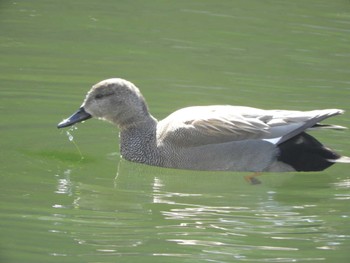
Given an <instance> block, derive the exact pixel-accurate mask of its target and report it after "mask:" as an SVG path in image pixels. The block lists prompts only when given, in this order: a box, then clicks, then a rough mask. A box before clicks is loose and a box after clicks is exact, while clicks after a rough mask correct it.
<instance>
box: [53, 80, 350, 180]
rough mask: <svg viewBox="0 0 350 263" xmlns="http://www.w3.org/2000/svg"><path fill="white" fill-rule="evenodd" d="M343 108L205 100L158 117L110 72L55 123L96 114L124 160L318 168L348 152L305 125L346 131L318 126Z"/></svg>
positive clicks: (181, 165)
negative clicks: (110, 127) (114, 132)
mask: <svg viewBox="0 0 350 263" xmlns="http://www.w3.org/2000/svg"><path fill="white" fill-rule="evenodd" d="M342 113H344V111H343V110H341V109H322V110H311V111H294V110H264V109H258V108H254V107H248V106H231V105H210V106H191V107H186V108H182V109H179V110H177V111H175V112H173V113H171V114H170V115H169V116H168V117H166V118H165V119H163V120H160V121H158V120H157V119H156V118H155V117H153V116H152V115H151V114H150V112H149V109H148V106H147V103H146V101H145V98H144V97H143V95H142V94H141V92H140V90H139V89H138V88H137V87H136V86H135V85H134V84H133V83H131V82H130V81H127V80H125V79H121V78H111V79H106V80H103V81H100V82H99V83H97V84H95V85H93V86H92V88H91V90H90V91H89V92H88V93H87V95H86V97H85V100H84V101H83V103H82V105H81V107H80V108H79V109H78V111H76V112H75V113H74V114H72V115H71V116H70V117H68V118H67V119H64V120H63V121H61V122H60V123H59V124H58V125H57V127H58V128H64V127H69V126H71V125H75V124H76V123H79V122H83V121H85V120H88V119H90V118H92V117H93V118H98V119H102V120H105V121H108V122H110V123H112V124H114V125H116V126H117V127H118V128H119V137H120V140H119V141H120V154H121V157H122V158H123V159H126V160H128V161H131V162H137V163H143V164H147V165H152V166H159V167H167V168H177V169H188V170H203V171H238V172H253V174H255V175H259V174H260V173H262V172H308V171H323V170H325V169H326V168H328V167H330V166H332V165H333V164H335V163H350V158H349V157H346V156H341V155H340V154H338V153H336V152H335V151H333V150H331V149H329V148H327V147H326V146H324V145H323V144H322V143H321V142H319V141H318V140H317V139H316V138H314V137H313V136H312V135H310V134H309V133H308V131H309V130H312V129H326V128H328V129H345V128H344V127H342V126H337V125H325V124H320V122H321V121H323V120H325V119H327V118H330V117H333V116H336V115H339V114H342Z"/></svg>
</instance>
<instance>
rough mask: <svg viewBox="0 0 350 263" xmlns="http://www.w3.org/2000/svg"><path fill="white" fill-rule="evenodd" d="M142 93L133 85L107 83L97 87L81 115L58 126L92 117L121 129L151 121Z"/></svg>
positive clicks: (77, 114) (115, 80) (91, 91)
mask: <svg viewBox="0 0 350 263" xmlns="http://www.w3.org/2000/svg"><path fill="white" fill-rule="evenodd" d="M149 116H150V114H149V112H148V108H147V105H146V103H145V100H144V98H143V96H142V94H141V92H140V91H139V89H138V88H137V87H136V86H135V85H134V84H132V83H131V82H129V81H126V80H124V79H119V78H113V79H106V80H103V81H101V82H99V83H97V84H95V85H94V86H93V87H92V88H91V90H90V91H89V92H88V94H87V95H86V98H85V100H84V102H83V104H82V105H81V107H80V108H79V110H78V111H77V112H75V113H74V114H73V115H71V116H70V117H69V118H67V119H65V120H63V121H62V122H60V123H59V124H58V125H57V128H64V127H68V126H71V125H73V124H75V123H78V122H81V121H84V120H87V119H89V118H91V117H95V118H99V119H103V120H106V121H109V122H111V123H114V124H116V125H118V126H119V127H120V128H121V129H123V128H124V127H127V126H129V125H132V124H134V123H137V122H140V121H142V120H143V119H145V117H149Z"/></svg>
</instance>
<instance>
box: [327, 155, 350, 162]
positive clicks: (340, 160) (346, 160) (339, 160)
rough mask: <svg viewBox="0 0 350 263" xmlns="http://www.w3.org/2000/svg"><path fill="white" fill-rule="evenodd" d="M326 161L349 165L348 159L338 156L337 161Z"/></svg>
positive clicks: (349, 159)
mask: <svg viewBox="0 0 350 263" xmlns="http://www.w3.org/2000/svg"><path fill="white" fill-rule="evenodd" d="M328 161H329V162H333V163H350V157H347V156H340V158H338V159H329V160H328Z"/></svg>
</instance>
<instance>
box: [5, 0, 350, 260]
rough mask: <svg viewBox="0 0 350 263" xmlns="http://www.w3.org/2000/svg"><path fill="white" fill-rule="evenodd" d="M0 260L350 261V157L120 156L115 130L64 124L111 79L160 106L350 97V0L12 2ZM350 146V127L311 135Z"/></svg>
mask: <svg viewBox="0 0 350 263" xmlns="http://www.w3.org/2000/svg"><path fill="white" fill-rule="evenodd" d="M0 30H1V36H0V50H1V52H0V69H1V74H0V81H1V87H0V93H1V94H0V101H1V103H0V105H1V106H0V111H1V122H0V130H1V138H2V140H1V142H0V148H1V151H0V162H1V176H0V180H1V182H0V185H1V186H0V187H1V191H0V195H1V199H0V200H1V201H0V205H1V214H0V217H1V220H0V222H1V223H0V228H1V238H0V261H1V262H16V263H17V262H236V261H237V262H240V261H242V262H348V261H349V259H350V254H349V251H348V248H349V247H350V228H349V223H350V221H349V220H350V218H349V216H350V212H349V205H348V204H349V199H350V192H349V188H350V177H349V173H348V172H349V166H347V165H341V164H339V165H335V166H333V167H331V168H330V169H328V170H326V171H324V172H321V173H288V174H278V173H276V174H265V175H263V176H262V178H261V181H262V184H261V185H257V186H251V185H248V184H247V183H246V182H245V180H244V179H243V176H244V175H247V174H246V173H232V172H193V171H182V170H172V169H163V168H157V167H149V166H144V165H140V164H133V163H129V162H126V161H122V160H120V158H119V150H118V136H117V130H116V128H114V127H112V126H111V125H110V124H107V123H103V122H101V121H98V120H89V121H87V122H86V123H83V124H79V125H78V129H77V130H74V131H73V132H72V135H73V136H74V141H75V142H76V144H77V146H78V147H79V149H80V151H81V152H82V155H83V157H84V158H83V159H82V158H81V155H80V153H79V151H78V150H77V149H76V147H75V146H74V145H73V144H72V142H70V141H69V139H68V137H67V135H66V133H65V131H61V130H57V129H56V124H57V123H58V122H59V121H60V120H62V119H63V118H66V117H68V115H70V114H71V113H73V112H74V111H75V110H76V109H77V108H78V107H79V106H80V104H81V102H82V100H83V98H84V96H85V93H86V91H87V90H88V89H89V87H90V86H91V85H92V84H94V83H96V82H98V81H100V80H102V79H104V78H109V77H123V78H126V79H129V80H131V81H133V82H134V83H136V85H138V86H139V87H140V89H141V91H142V93H143V94H144V95H145V97H146V99H147V101H148V104H149V107H150V109H151V111H152V114H153V115H154V116H155V117H157V118H159V119H161V118H163V117H165V116H166V115H168V114H169V113H171V112H172V111H174V110H176V109H178V108H181V107H186V106H189V105H208V104H234V105H248V106H255V107H261V108H283V109H290V110H295V109H301V110H310V109H315V108H342V109H345V110H347V111H348V112H347V113H346V114H345V115H342V116H339V117H336V118H334V119H333V123H334V124H337V125H343V126H348V127H350V121H349V114H350V106H349V98H350V88H349V87H350V77H349V76H350V74H349V73H350V64H349V57H350V34H349V33H350V6H349V3H348V2H345V1H332V2H331V3H330V2H329V1H323V0H317V1H316V0H310V1H278V0H270V1H253V0H252V1H238V0H235V1H228V0H227V1H212V0H210V1H209V0H203V1H176V2H166V1H158V0H155V1H147V2H145V1H117V2H116V1H112V0H111V1H103V2H96V1H91V0H88V1H74V2H72V1H66V0H64V1H59V2H57V1H36V2H33V1H30V2H29V1H15V2H14V1H4V2H2V3H1V4H0ZM313 134H314V135H315V136H316V137H317V138H318V139H320V140H321V141H323V142H325V143H326V144H327V145H328V146H330V147H332V148H334V149H336V150H337V151H338V152H340V153H343V154H347V155H350V142H349V132H348V131H327V132H317V133H316V132H315V133H313Z"/></svg>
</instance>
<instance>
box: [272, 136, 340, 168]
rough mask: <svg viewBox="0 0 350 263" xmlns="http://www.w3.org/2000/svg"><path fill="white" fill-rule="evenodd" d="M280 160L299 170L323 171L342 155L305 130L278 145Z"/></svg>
mask: <svg viewBox="0 0 350 263" xmlns="http://www.w3.org/2000/svg"><path fill="white" fill-rule="evenodd" d="M278 148H279V149H280V155H279V157H278V160H279V161H281V162H284V163H287V164H289V165H290V166H292V167H293V168H294V169H295V170H297V171H322V170H324V169H326V168H328V167H329V166H331V165H333V164H334V162H330V161H328V160H336V159H338V158H340V155H338V154H337V153H335V152H333V151H332V150H330V149H328V148H326V147H325V146H323V145H322V144H321V143H320V142H319V141H317V140H316V139H315V138H314V137H312V136H311V135H309V134H307V133H305V132H303V133H300V134H298V135H296V136H295V137H293V138H291V139H289V140H288V141H285V142H283V143H281V144H280V145H278Z"/></svg>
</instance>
